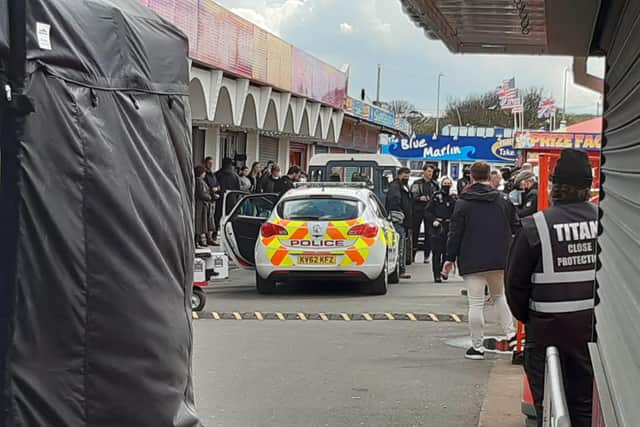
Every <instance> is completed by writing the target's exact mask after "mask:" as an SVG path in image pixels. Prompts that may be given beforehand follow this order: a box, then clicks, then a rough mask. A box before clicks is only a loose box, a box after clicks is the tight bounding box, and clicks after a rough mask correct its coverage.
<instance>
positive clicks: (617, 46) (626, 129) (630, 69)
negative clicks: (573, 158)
mask: <svg viewBox="0 0 640 427" xmlns="http://www.w3.org/2000/svg"><path fill="white" fill-rule="evenodd" d="M639 15H640V2H637V1H612V2H609V4H608V6H606V7H603V11H602V14H601V16H600V21H599V28H598V33H597V36H596V41H595V43H594V49H596V50H600V51H604V52H606V54H607V73H606V78H605V88H606V89H605V110H604V118H605V131H604V138H603V161H602V173H603V175H602V187H601V188H602V201H601V204H600V208H601V214H602V218H601V227H602V234H601V235H600V238H599V242H598V243H599V246H600V248H601V253H600V257H599V261H600V264H601V268H600V269H599V271H598V274H597V280H598V285H599V287H598V296H599V298H600V304H599V305H598V307H597V308H596V329H597V332H598V343H597V349H598V351H597V352H596V354H595V356H596V357H595V359H594V368H595V371H596V380H597V384H598V389H599V393H600V395H601V400H602V406H603V408H602V409H603V411H604V415H605V421H606V423H607V427H612V426H615V425H616V422H617V425H619V426H629V427H630V426H636V425H638V420H640V405H638V384H640V364H639V363H638V361H640V326H638V320H639V319H640V280H639V279H638V278H639V277H640V264H639V263H638V259H637V257H638V254H640V192H638V188H640V168H639V166H640V25H639V24H638V20H637V17H638V16H639ZM598 356H599V357H598ZM598 359H599V360H598ZM604 394H606V395H607V396H604ZM607 397H613V398H612V399H607ZM607 400H608V401H609V402H608V403H610V404H611V407H610V408H605V404H606V403H607ZM607 413H609V416H607ZM613 413H615V415H613V416H612V414H613Z"/></svg>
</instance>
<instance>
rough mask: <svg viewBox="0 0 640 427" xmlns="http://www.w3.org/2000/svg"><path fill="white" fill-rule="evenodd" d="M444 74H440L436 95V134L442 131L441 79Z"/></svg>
mask: <svg viewBox="0 0 640 427" xmlns="http://www.w3.org/2000/svg"><path fill="white" fill-rule="evenodd" d="M443 76H444V74H442V73H439V74H438V92H437V95H436V133H435V135H434V136H438V134H439V133H440V79H441V78H442V77H443Z"/></svg>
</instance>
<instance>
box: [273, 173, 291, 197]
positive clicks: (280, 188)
mask: <svg viewBox="0 0 640 427" xmlns="http://www.w3.org/2000/svg"><path fill="white" fill-rule="evenodd" d="M292 188H293V181H292V180H291V178H289V177H288V176H287V175H285V176H283V177H281V178H280V179H278V180H276V182H275V184H274V187H273V192H274V193H278V194H279V195H281V196H282V195H283V194H284V193H286V192H287V191H289V190H291V189H292Z"/></svg>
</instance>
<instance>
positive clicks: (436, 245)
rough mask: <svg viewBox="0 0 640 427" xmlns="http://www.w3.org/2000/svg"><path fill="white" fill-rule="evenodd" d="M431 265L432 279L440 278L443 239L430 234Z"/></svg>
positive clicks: (443, 253) (443, 250) (442, 262)
mask: <svg viewBox="0 0 640 427" xmlns="http://www.w3.org/2000/svg"><path fill="white" fill-rule="evenodd" d="M429 239H430V240H429V241H430V242H431V244H430V246H431V252H432V255H431V265H432V267H433V280H438V279H440V278H442V274H441V273H442V265H443V264H444V255H445V240H444V239H443V238H442V237H434V236H431V237H430V238H429Z"/></svg>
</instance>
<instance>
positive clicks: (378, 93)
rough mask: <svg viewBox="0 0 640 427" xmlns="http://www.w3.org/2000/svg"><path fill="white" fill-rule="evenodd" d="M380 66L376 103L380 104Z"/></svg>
mask: <svg viewBox="0 0 640 427" xmlns="http://www.w3.org/2000/svg"><path fill="white" fill-rule="evenodd" d="M380 72H381V69H380V64H378V84H377V85H376V103H377V104H379V103H380Z"/></svg>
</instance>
